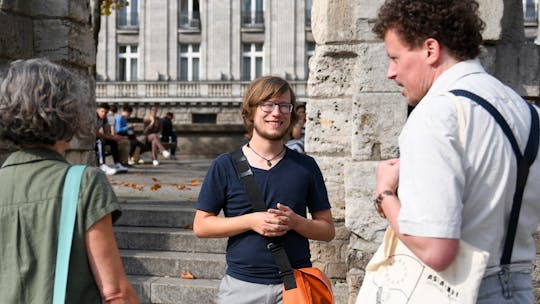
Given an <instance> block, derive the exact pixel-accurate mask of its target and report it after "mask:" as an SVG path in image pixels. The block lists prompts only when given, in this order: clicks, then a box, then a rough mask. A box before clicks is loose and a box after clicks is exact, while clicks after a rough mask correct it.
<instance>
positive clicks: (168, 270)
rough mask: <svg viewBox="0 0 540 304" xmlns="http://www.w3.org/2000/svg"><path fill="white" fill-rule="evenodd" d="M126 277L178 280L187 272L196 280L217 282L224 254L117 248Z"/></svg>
mask: <svg viewBox="0 0 540 304" xmlns="http://www.w3.org/2000/svg"><path fill="white" fill-rule="evenodd" d="M120 256H121V257H122V263H123V265H124V269H125V271H126V274H128V275H146V276H170V277H180V275H181V274H182V272H190V273H191V274H192V275H193V276H194V277H195V278H196V279H220V278H221V277H223V275H224V274H225V268H226V262H225V254H221V253H202V252H199V253H191V252H176V251H149V250H146V251H145V250H129V249H121V250H120Z"/></svg>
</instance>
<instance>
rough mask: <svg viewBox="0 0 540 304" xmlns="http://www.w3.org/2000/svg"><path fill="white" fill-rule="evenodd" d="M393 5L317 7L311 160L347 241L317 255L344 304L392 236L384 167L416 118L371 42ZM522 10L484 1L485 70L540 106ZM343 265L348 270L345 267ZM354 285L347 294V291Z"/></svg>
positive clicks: (354, 1) (364, 0)
mask: <svg viewBox="0 0 540 304" xmlns="http://www.w3.org/2000/svg"><path fill="white" fill-rule="evenodd" d="M383 2H384V1H383V0H360V1H358V0H335V1H325V0H314V1H313V7H312V16H311V18H312V31H313V36H314V38H315V41H316V43H317V45H316V49H315V55H314V56H313V58H312V59H311V63H310V71H311V72H310V75H309V80H308V95H309V96H310V100H309V102H308V104H307V124H306V151H307V152H308V153H309V154H310V155H312V156H314V157H315V158H316V160H317V162H318V163H319V165H320V167H321V170H322V171H323V174H324V176H325V181H326V185H327V187H328V192H329V196H330V200H331V203H332V207H333V208H332V212H333V216H334V220H335V222H336V224H337V231H338V235H339V237H337V238H336V240H334V241H332V242H331V243H329V244H322V243H318V242H313V244H312V253H314V258H315V262H316V263H317V264H318V265H322V266H323V269H325V270H326V271H327V273H329V274H330V276H331V277H332V279H334V281H335V282H338V283H337V284H336V287H337V288H336V293H337V294H338V298H337V299H336V300H337V301H336V303H354V301H355V299H356V294H357V292H358V288H359V285H360V283H361V282H362V279H363V276H364V268H365V265H366V264H367V262H368V261H369V259H370V258H371V256H372V255H373V253H374V251H375V250H376V248H377V247H378V246H379V244H380V241H381V239H382V236H383V233H384V230H385V229H386V222H385V221H384V220H382V219H381V218H379V216H378V215H377V214H376V212H375V210H374V207H373V203H372V198H373V195H374V188H375V166H376V163H377V161H378V160H381V159H388V158H392V157H397V156H398V145H397V139H398V135H399V133H400V131H401V128H402V126H403V124H404V123H405V121H406V115H407V107H406V104H405V101H404V99H403V97H402V96H401V94H400V93H399V88H398V87H397V86H396V85H395V84H394V82H393V81H388V80H386V77H385V76H386V69H387V65H388V59H387V57H386V51H385V47H384V44H383V42H382V41H380V40H378V39H377V38H376V37H375V36H374V34H373V33H372V32H371V28H372V26H373V20H374V19H375V18H376V16H377V11H378V8H379V6H380V5H381V4H382V3H383ZM517 2H519V3H521V1H512V0H504V1H500V2H493V1H488V0H481V1H479V3H480V8H481V16H482V18H483V20H484V21H485V22H486V25H487V27H486V31H485V32H484V39H485V41H486V43H485V50H484V52H483V54H482V56H481V60H482V62H483V64H484V65H485V66H486V68H487V69H488V71H490V72H491V73H493V74H494V75H496V76H497V77H499V78H500V79H502V80H503V81H504V82H505V83H507V84H508V85H510V86H511V87H513V88H514V89H515V90H517V91H518V92H519V93H521V94H524V95H529V96H538V95H539V94H538V87H539V85H540V81H539V80H540V75H539V72H538V69H539V63H538V54H539V52H538V47H537V46H534V45H532V44H525V43H524V39H523V37H524V36H523V16H522V15H520V12H522V10H521V6H520V5H518V4H516V3H517ZM521 14H522V13H521ZM519 16H521V21H520V19H519V18H520V17H519ZM323 252H324V254H322V253H323ZM316 254H318V255H316ZM339 263H341V265H345V267H344V268H341V267H336V265H337V264H339ZM534 276H535V279H536V281H537V282H538V276H539V275H534ZM344 280H346V284H347V285H346V287H343V285H341V284H339V282H343V281H344ZM342 292H343V293H345V294H342Z"/></svg>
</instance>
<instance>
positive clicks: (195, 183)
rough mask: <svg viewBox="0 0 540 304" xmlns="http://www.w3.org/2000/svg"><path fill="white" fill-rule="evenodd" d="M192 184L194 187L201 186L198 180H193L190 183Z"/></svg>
mask: <svg viewBox="0 0 540 304" xmlns="http://www.w3.org/2000/svg"><path fill="white" fill-rule="evenodd" d="M190 184H191V185H192V186H198V185H200V184H201V182H199V181H198V180H196V179H192V180H191V182H190Z"/></svg>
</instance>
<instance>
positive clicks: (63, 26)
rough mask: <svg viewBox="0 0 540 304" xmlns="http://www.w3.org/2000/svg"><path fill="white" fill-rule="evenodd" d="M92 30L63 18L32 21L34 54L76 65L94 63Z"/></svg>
mask: <svg viewBox="0 0 540 304" xmlns="http://www.w3.org/2000/svg"><path fill="white" fill-rule="evenodd" d="M92 35H93V34H92V30H91V29H90V28H88V27H84V26H79V25H77V24H74V23H72V22H68V21H65V20H36V21H34V36H35V40H34V46H35V52H36V55H38V56H42V57H47V58H49V59H51V60H53V61H67V62H70V63H72V64H74V65H77V66H85V67H88V66H93V65H95V58H96V46H95V44H94V38H93V36H92Z"/></svg>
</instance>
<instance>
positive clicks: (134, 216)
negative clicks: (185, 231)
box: [114, 202, 195, 228]
mask: <svg viewBox="0 0 540 304" xmlns="http://www.w3.org/2000/svg"><path fill="white" fill-rule="evenodd" d="M194 204H195V203H194V202H128V203H123V204H121V208H122V216H121V217H120V218H119V219H118V220H117V221H116V222H115V223H114V225H115V226H140V227H172V228H184V227H189V226H191V225H193V217H194V216H195V205H194Z"/></svg>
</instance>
